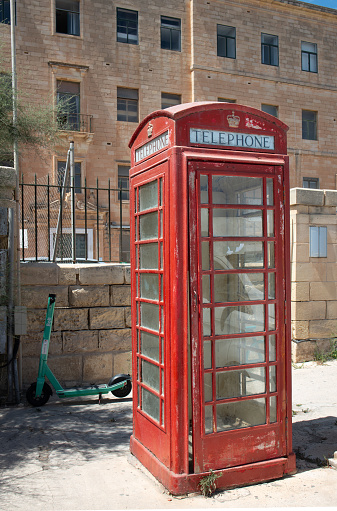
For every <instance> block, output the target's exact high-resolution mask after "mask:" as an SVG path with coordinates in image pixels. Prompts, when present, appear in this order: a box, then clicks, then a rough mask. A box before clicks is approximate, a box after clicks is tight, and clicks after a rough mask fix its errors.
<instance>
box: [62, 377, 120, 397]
mask: <svg viewBox="0 0 337 511" xmlns="http://www.w3.org/2000/svg"><path fill="white" fill-rule="evenodd" d="M125 384H126V381H122V382H119V383H115V384H114V385H107V384H106V383H103V384H101V385H90V386H89V387H78V388H76V387H74V388H70V389H62V390H56V394H57V395H58V397H60V398H62V397H76V396H95V395H97V394H108V393H109V392H111V391H112V390H117V389H120V388H122V387H124V386H125Z"/></svg>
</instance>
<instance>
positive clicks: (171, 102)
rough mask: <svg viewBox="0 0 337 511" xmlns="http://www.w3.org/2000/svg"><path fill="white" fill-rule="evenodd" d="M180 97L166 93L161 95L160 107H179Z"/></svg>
mask: <svg viewBox="0 0 337 511" xmlns="http://www.w3.org/2000/svg"><path fill="white" fill-rule="evenodd" d="M180 104H181V95H180V94H168V93H166V92H162V93H161V107H162V108H169V107H170V106H175V105H180Z"/></svg>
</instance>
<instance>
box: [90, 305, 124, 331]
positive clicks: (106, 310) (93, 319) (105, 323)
mask: <svg viewBox="0 0 337 511" xmlns="http://www.w3.org/2000/svg"><path fill="white" fill-rule="evenodd" d="M89 324H90V328H91V329H92V330H95V329H98V330H101V329H102V330H104V329H107V328H125V319H124V307H100V308H99V307H97V308H93V309H89Z"/></svg>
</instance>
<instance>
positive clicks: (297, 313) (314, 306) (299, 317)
mask: <svg viewBox="0 0 337 511" xmlns="http://www.w3.org/2000/svg"><path fill="white" fill-rule="evenodd" d="M291 317H292V319H293V320H294V321H305V320H308V321H309V320H312V319H325V318H326V302H324V301H322V302H292V303H291Z"/></svg>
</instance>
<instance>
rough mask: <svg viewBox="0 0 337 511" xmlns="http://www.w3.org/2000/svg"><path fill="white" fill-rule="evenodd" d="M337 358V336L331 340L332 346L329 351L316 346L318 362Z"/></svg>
mask: <svg viewBox="0 0 337 511" xmlns="http://www.w3.org/2000/svg"><path fill="white" fill-rule="evenodd" d="M336 359H337V338H336V337H335V338H333V339H331V340H330V348H329V350H328V351H322V350H320V349H319V348H316V350H315V352H314V360H315V361H316V362H320V363H321V364H325V362H327V361H328V360H336Z"/></svg>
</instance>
